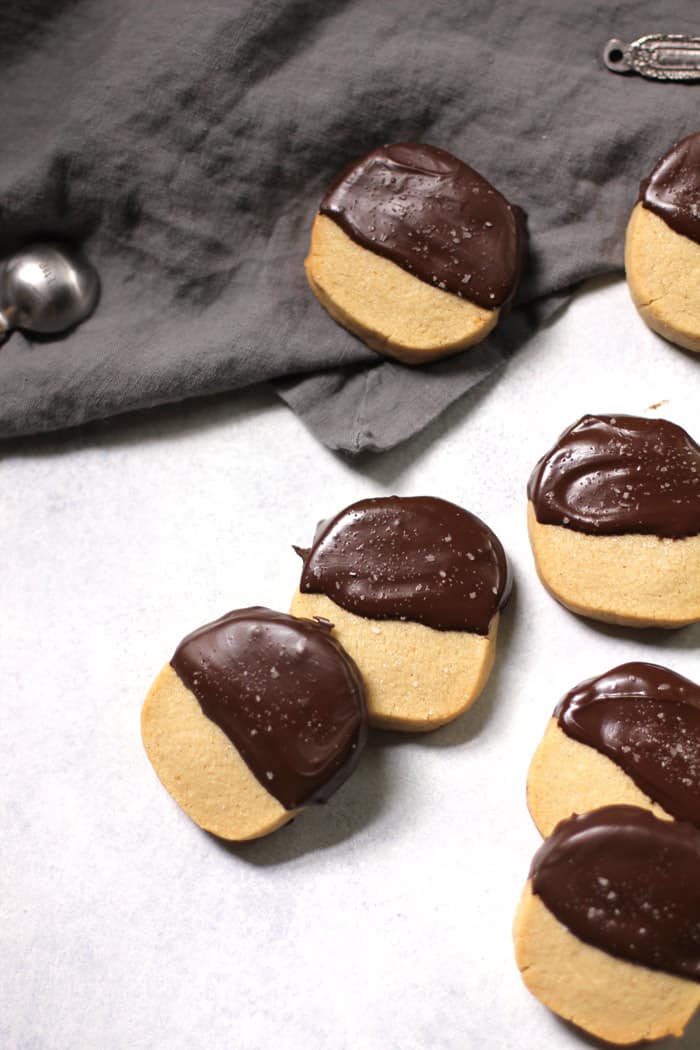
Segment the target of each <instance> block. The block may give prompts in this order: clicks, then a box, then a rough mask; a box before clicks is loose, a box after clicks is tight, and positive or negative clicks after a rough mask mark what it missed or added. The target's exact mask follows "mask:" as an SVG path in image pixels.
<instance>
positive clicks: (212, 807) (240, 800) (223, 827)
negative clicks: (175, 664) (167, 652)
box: [141, 664, 300, 842]
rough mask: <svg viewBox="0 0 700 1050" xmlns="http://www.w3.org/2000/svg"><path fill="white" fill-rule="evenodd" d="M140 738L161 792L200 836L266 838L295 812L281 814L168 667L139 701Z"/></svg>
mask: <svg viewBox="0 0 700 1050" xmlns="http://www.w3.org/2000/svg"><path fill="white" fill-rule="evenodd" d="M141 736H142V738H143V744H144V747H145V748H146V754H147V755H148V757H149V759H150V760H151V764H152V765H153V768H154V769H155V771H156V774H157V775H158V779H159V780H160V782H161V783H162V785H163V787H164V788H165V790H166V791H168V792H169V793H170V794H171V795H172V797H173V798H174V799H175V801H176V802H177V804H178V806H180V808H181V809H183V810H184V811H185V813H186V814H187V816H188V817H191V818H192V820H194V822H195V823H196V824H199V826H200V828H204V830H205V831H210V832H212V834H214V835H219V836H220V837H221V838H223V839H230V840H233V841H237V842H241V841H244V840H245V839H255V838H259V837H260V836H261V835H267V834H268V832H270V831H274V830H275V829H276V828H279V827H282V825H283V824H286V823H287V821H289V820H291V819H292V817H294V816H296V814H297V813H299V812H300V810H287V809H285V808H284V807H283V806H282V804H281V803H280V802H278V801H277V799H276V798H273V796H272V795H270V794H269V793H268V792H267V791H266V790H265V788H264V787H263V786H262V785H261V784H260V783H259V781H258V780H256V778H255V777H254V776H253V774H252V773H251V771H250V769H249V768H248V766H247V765H246V763H245V762H244V761H243V759H242V758H241V756H240V754H239V753H238V751H237V750H236V748H235V747H234V746H233V744H232V743H231V741H230V740H229V738H228V737H227V736H226V734H225V733H224V732H223V731H222V730H221V729H219V727H218V726H217V725H215V724H214V723H213V722H211V721H210V720H209V719H208V718H207V717H206V716H205V715H204V714H203V713H202V709H201V707H200V706H199V702H198V700H197V699H196V697H195V696H194V695H193V694H192V693H191V692H190V691H189V689H187V687H186V686H185V685H184V684H183V683H182V681H181V680H180V679H179V678H178V676H177V675H176V674H175V671H174V670H173V669H172V667H171V666H170V664H166V666H165V667H164V668H163V670H162V671H161V672H160V674H159V675H158V677H157V678H156V680H155V682H154V683H153V685H152V686H151V688H150V690H149V693H148V696H147V697H146V700H145V701H144V705H143V711H142V712H141Z"/></svg>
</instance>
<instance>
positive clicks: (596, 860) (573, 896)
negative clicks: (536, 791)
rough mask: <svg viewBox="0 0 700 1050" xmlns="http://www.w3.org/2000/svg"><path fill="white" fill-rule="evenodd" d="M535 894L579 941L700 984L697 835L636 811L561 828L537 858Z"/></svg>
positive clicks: (615, 809)
mask: <svg viewBox="0 0 700 1050" xmlns="http://www.w3.org/2000/svg"><path fill="white" fill-rule="evenodd" d="M530 878H531V879H532V889H533V892H534V893H536V894H537V896H538V897H540V898H541V900H542V902H543V903H544V904H545V905H546V907H547V908H548V909H549V911H550V912H551V913H552V914H553V915H554V916H555V918H557V919H558V920H559V922H561V923H562V924H563V925H564V926H566V927H567V929H569V930H570V931H571V933H573V934H574V935H575V936H576V937H578V938H579V939H580V940H582V941H584V942H585V943H586V944H591V945H593V946H594V947H595V948H601V949H602V950H603V951H606V952H609V954H610V955H615V956H617V957H618V958H621V959H627V960H628V961H630V962H633V963H639V964H641V965H643V966H648V967H649V968H650V969H652V970H663V971H665V972H666V973H671V974H676V975H677V976H678V977H686V978H690V979H692V980H694V981H700V831H698V829H697V828H696V827H694V826H693V825H692V824H680V823H677V822H676V821H672V820H658V819H657V818H656V817H654V816H653V815H652V814H651V813H649V811H648V810H645V809H638V808H637V807H635V806H606V807H605V808H604V809H597V810H594V811H593V812H592V813H587V814H585V815H584V816H580V817H579V816H573V817H571V818H570V819H568V820H563V821H562V822H561V823H560V824H557V826H556V828H555V829H554V831H553V833H552V835H551V836H550V837H549V838H548V839H547V840H546V842H544V844H543V845H542V846H541V847H540V848H539V850H538V851H537V853H536V854H535V856H534V858H533V861H532V867H531V869H530Z"/></svg>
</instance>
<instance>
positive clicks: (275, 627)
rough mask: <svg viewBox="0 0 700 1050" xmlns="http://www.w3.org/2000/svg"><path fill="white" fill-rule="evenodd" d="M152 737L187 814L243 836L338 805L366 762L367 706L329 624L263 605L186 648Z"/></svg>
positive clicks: (164, 777)
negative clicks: (334, 800) (336, 797)
mask: <svg viewBox="0 0 700 1050" xmlns="http://www.w3.org/2000/svg"><path fill="white" fill-rule="evenodd" d="M141 732H142V737H143V743H144V746H145V748H146V753H147V755H148V757H149V759H150V760H151V763H152V765H153V768H154V769H155V771H156V773H157V775H158V778H159V779H160V781H161V783H162V784H163V786H164V787H165V789H166V790H167V791H168V792H169V793H170V794H171V795H172V797H173V798H174V799H175V801H176V802H177V804H178V805H179V806H180V807H181V808H182V809H183V810H184V811H185V813H187V815H188V816H189V817H191V818H192V820H194V821H195V822H196V823H197V824H199V826H200V827H202V828H204V829H205V830H206V831H210V832H212V833H213V834H215V835H219V836H220V837H221V838H225V839H231V840H236V841H241V840H244V839H253V838H258V837H259V836H261V835H266V834H267V833H268V832H270V831H274V830H275V829H276V828H279V827H281V826H282V825H283V824H286V823H287V821H289V820H291V819H292V817H294V816H296V815H297V814H298V813H299V812H300V811H301V810H302V809H304V808H305V807H306V806H309V805H312V804H314V803H321V802H326V801H327V800H328V799H329V798H330V796H331V795H332V794H333V792H334V791H335V790H336V789H337V788H339V787H340V785H341V784H342V783H343V782H344V781H345V780H346V779H347V777H348V776H349V775H350V773H352V771H353V769H354V768H355V766H356V765H357V762H358V759H359V756H360V752H361V750H362V747H363V746H364V743H365V739H366V735H367V708H366V702H365V695H364V689H363V685H362V679H361V677H360V673H359V671H358V669H357V667H356V666H355V664H354V662H353V661H352V659H351V658H350V657H349V656H348V654H347V653H346V652H345V651H344V650H343V648H342V647H341V645H340V644H339V642H338V640H337V639H336V638H335V636H334V634H333V632H332V629H331V625H330V624H328V623H326V622H324V621H317V620H303V619H295V618H294V617H293V616H288V615H286V614H285V613H278V612H272V611H271V610H270V609H264V608H259V607H255V608H250V609H239V610H237V611H235V612H230V613H227V614H226V615H225V616H222V617H221V619H219V620H215V621H214V622H213V623H210V624H207V625H206V626H204V627H200V628H199V629H198V630H196V631H194V632H193V633H192V634H189V635H188V636H187V637H186V638H185V639H184V640H183V641H182V642H180V644H179V645H178V647H177V649H176V650H175V654H174V656H173V658H172V660H171V661H170V663H169V664H166V666H165V667H164V668H163V670H162V671H161V672H160V674H159V675H158V677H157V678H156V680H155V681H154V683H153V685H152V686H151V689H150V691H149V693H148V696H147V697H146V700H145V703H144V705H143V712H142V715H141Z"/></svg>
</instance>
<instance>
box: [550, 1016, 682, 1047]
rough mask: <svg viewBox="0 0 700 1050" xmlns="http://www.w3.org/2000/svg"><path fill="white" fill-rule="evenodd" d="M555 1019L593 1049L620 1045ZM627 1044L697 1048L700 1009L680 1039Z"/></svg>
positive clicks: (556, 1018) (643, 1040)
mask: <svg viewBox="0 0 700 1050" xmlns="http://www.w3.org/2000/svg"><path fill="white" fill-rule="evenodd" d="M555 1020H556V1022H557V1024H558V1025H560V1026H561V1027H562V1028H564V1029H566V1031H568V1032H569V1033H571V1034H572V1035H575V1036H577V1037H578V1039H579V1041H580V1042H581V1044H582V1045H583V1046H590V1047H593V1048H594V1050H611V1047H616V1046H617V1047H619V1045H620V1044H619V1043H608V1042H607V1041H606V1040H605V1039H598V1038H597V1036H594V1035H589V1033H588V1032H584V1031H583V1029H581V1028H577V1027H576V1025H575V1024H572V1023H571V1022H570V1021H565V1020H563V1018H561V1017H557V1016H556V1015H555ZM628 1045H629V1046H631V1047H635V1046H637V1047H645V1046H648V1047H652V1046H653V1047H654V1050H698V1047H699V1046H700V1011H698V1012H697V1013H696V1014H695V1017H693V1019H692V1021H691V1022H690V1024H689V1025H688V1027H687V1028H686V1030H685V1035H683V1036H682V1037H681V1038H680V1039H677V1038H676V1037H675V1036H668V1038H666V1039H661V1040H653V1041H650V1040H648V1039H640V1040H639V1041H638V1042H636V1043H630V1044H628Z"/></svg>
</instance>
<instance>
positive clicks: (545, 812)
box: [527, 662, 700, 835]
mask: <svg viewBox="0 0 700 1050" xmlns="http://www.w3.org/2000/svg"><path fill="white" fill-rule="evenodd" d="M527 802H528V808H529V810H530V814H531V815H532V819H533V820H534V822H535V824H536V825H537V828H538V830H539V831H540V833H541V834H542V835H549V834H550V833H551V832H552V830H553V828H554V827H555V825H556V824H558V823H559V821H560V820H562V819H564V818H566V817H568V816H570V814H571V813H586V812H588V811H589V810H592V809H597V808H598V807H600V806H607V805H613V804H617V803H626V804H630V805H634V806H640V807H642V808H644V809H648V810H650V811H651V812H653V813H654V815H655V816H657V817H659V818H661V819H665V820H673V819H675V820H685V821H689V822H690V823H692V824H695V825H696V826H697V827H700V686H699V685H696V684H695V683H694V682H691V681H690V680H689V679H688V678H684V677H683V676H682V675H679V674H676V673H675V672H674V671H670V670H669V669H668V668H666V667H659V666H658V665H657V664H649V663H640V662H635V663H626V664H621V665H620V666H619V667H614V668H612V670H610V671H607V672H606V673H605V674H602V675H598V676H597V677H596V678H589V679H588V680H587V681H585V682H581V684H580V685H577V686H576V687H575V688H574V689H572V690H570V692H568V693H567V694H566V696H564V697H563V698H562V700H560V702H559V704H558V705H557V707H556V708H555V710H554V714H553V716H552V717H551V718H550V720H549V723H548V725H547V728H546V730H545V734H544V737H543V738H542V741H541V743H540V745H539V747H538V748H537V751H536V752H535V754H534V756H533V759H532V763H531V765H530V771H529V774H528V781H527Z"/></svg>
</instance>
